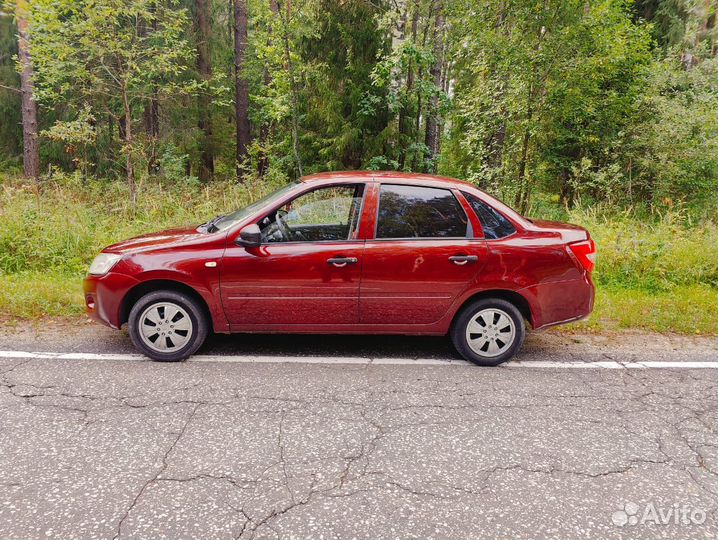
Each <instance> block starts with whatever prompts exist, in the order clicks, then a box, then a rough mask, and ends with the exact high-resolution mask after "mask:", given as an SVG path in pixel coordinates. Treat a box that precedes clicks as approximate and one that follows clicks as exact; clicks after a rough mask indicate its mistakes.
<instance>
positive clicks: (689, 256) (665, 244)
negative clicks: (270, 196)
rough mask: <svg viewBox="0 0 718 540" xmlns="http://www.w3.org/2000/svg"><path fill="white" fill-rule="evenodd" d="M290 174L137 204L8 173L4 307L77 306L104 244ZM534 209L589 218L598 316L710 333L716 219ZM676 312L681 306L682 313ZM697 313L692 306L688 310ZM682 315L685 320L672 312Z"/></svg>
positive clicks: (161, 190)
mask: <svg viewBox="0 0 718 540" xmlns="http://www.w3.org/2000/svg"><path fill="white" fill-rule="evenodd" d="M281 183H282V179H276V180H274V181H273V182H268V183H263V184H261V185H260V184H253V183H249V184H246V185H243V184H238V183H234V182H214V183H210V184H207V185H201V184H198V183H196V182H179V183H178V182H173V183H170V182H165V181H162V180H155V181H152V182H149V181H146V182H145V183H144V184H143V185H142V186H141V188H140V189H141V191H140V197H139V201H138V203H137V205H136V206H132V205H131V204H130V203H129V194H128V193H127V190H126V188H125V186H124V184H122V183H119V182H109V181H100V180H87V181H83V180H81V179H80V178H79V177H76V176H60V177H57V178H56V179H54V180H45V181H43V183H41V184H40V186H35V185H34V184H27V183H23V182H21V181H19V180H16V179H11V178H8V177H5V178H3V177H2V176H0V289H2V291H1V292H0V315H3V314H4V315H6V316H7V315H11V316H22V317H28V316H38V315H49V314H53V315H62V314H72V313H78V312H80V311H81V309H82V308H81V301H82V298H81V294H80V293H79V283H80V279H81V277H82V275H83V274H84V272H85V271H86V269H87V267H88V265H89V264H90V261H91V260H92V258H93V257H94V256H95V255H96V254H97V253H98V252H99V251H100V250H101V249H102V248H103V247H105V246H107V245H109V244H111V243H114V242H117V241H120V240H123V239H126V238H129V237H132V236H135V235H138V234H142V233H146V232H151V231H156V230H160V229H163V228H169V227H176V226H183V225H197V224H199V223H201V222H203V221H206V220H208V219H209V218H211V217H213V216H215V215H217V214H222V213H226V212H229V211H231V210H234V209H236V208H239V207H241V206H243V205H245V204H247V203H249V202H252V201H253V200H256V199H257V198H258V197H260V196H262V195H264V194H265V193H266V192H267V191H270V190H273V189H275V188H277V187H278V186H279V185H280V184H281ZM531 215H532V217H539V218H549V219H561V220H565V221H570V222H572V223H576V224H579V225H582V226H584V227H586V228H587V229H588V230H589V231H590V232H591V235H592V237H593V238H594V239H595V240H596V243H597V244H598V263H597V267H596V271H595V274H594V278H595V281H596V283H597V285H598V287H599V295H598V300H597V309H596V313H597V316H596V317H594V319H593V322H592V323H590V324H591V325H593V326H595V325H596V324H597V323H596V321H597V317H598V318H600V319H601V320H604V319H609V318H612V319H614V320H615V321H616V322H617V324H618V325H619V326H640V327H644V328H651V329H657V330H675V331H681V332H690V333H692V332H693V331H694V330H692V329H691V328H693V327H691V325H690V323H689V322H686V321H687V320H688V321H690V320H691V319H692V320H700V322H699V323H697V326H695V325H694V326H695V328H697V329H698V330H699V331H700V332H701V333H714V332H715V325H714V324H713V322H712V321H715V319H716V318H717V315H718V314H717V313H716V311H718V307H716V306H717V304H718V301H717V299H718V293H717V291H718V227H717V226H716V223H715V222H714V221H713V220H711V219H707V218H703V219H701V220H699V221H694V220H692V219H691V218H690V216H688V215H687V214H686V213H685V212H682V211H679V210H670V211H666V212H664V213H655V214H648V213H645V212H644V213H639V212H635V211H623V212H616V211H609V210H601V209H599V208H596V207H593V208H583V207H578V208H575V209H573V210H570V211H566V210H564V209H562V208H560V207H558V206H557V205H556V204H553V205H552V206H550V205H543V206H541V207H539V208H535V209H533V211H532V212H531ZM672 309H675V310H676V313H675V317H674V315H673V314H672V311H671V310H672ZM691 310H692V311H691ZM679 312H680V313H681V314H682V316H681V318H682V322H680V323H679V322H678V321H677V319H676V321H675V323H672V322H671V320H672V318H677V317H678V314H679Z"/></svg>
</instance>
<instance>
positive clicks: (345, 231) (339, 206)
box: [259, 184, 364, 244]
mask: <svg viewBox="0 0 718 540" xmlns="http://www.w3.org/2000/svg"><path fill="white" fill-rule="evenodd" d="M363 188H364V185H363V184H361V185H351V186H329V187H324V188H320V189H315V190H313V191H310V192H308V193H304V194H302V195H300V196H299V197H297V198H296V199H293V200H292V201H290V202H288V203H286V204H284V205H283V206H282V207H281V208H278V209H277V210H275V211H273V212H272V213H271V214H269V215H268V216H266V217H265V218H264V219H262V220H260V221H259V228H260V229H261V231H262V243H268V244H271V243H277V242H319V241H339V240H352V239H354V238H356V232H357V227H358V224H359V212H360V210H361V201H362V194H363V190H364V189H363Z"/></svg>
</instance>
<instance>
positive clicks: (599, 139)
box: [0, 0, 718, 333]
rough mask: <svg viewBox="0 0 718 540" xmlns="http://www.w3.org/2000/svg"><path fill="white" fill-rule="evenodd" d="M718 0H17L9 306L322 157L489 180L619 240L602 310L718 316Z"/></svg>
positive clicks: (11, 61)
mask: <svg viewBox="0 0 718 540" xmlns="http://www.w3.org/2000/svg"><path fill="white" fill-rule="evenodd" d="M717 36H718V31H717V29H716V5H715V3H714V2H711V1H710V0H635V1H631V0H581V1H579V0H482V1H479V0H12V1H8V0H5V2H4V4H2V8H1V11H0V317H10V318H15V317H21V318H22V317H38V316H46V315H51V316H53V315H61V316H68V315H72V314H76V313H79V312H80V311H81V309H82V305H81V297H80V295H79V293H78V291H79V288H78V287H79V280H80V278H81V276H82V273H83V272H84V271H85V270H86V265H87V263H88V262H89V260H91V259H92V257H93V256H94V255H95V254H96V252H97V251H99V250H100V249H101V248H102V247H103V246H104V245H107V244H109V243H111V242H114V241H117V240H120V239H122V238H125V237H127V236H129V235H131V234H136V233H141V232H147V231H152V230H157V229H158V228H160V227H163V226H170V225H178V224H182V223H199V222H201V221H205V220H206V219H208V218H210V217H212V216H213V215H215V214H217V213H222V212H226V211H229V210H232V209H234V208H237V207H238V206H241V205H242V204H245V203H247V202H250V201H252V200H254V199H256V198H257V197H259V196H261V195H263V194H264V193H266V192H267V191H269V190H272V189H275V188H276V187H278V186H280V185H282V184H285V183H286V182H288V181H291V180H294V179H296V178H298V177H300V176H302V175H306V174H310V173H313V172H319V171H329V170H345V169H370V170H402V171H415V172H424V173H437V174H442V175H446V176H451V177H456V178H460V179H463V180H467V181H470V182H472V183H474V184H476V185H477V186H479V187H480V188H482V189H484V190H485V191H487V192H489V193H491V194H493V195H495V196H497V197H499V198H501V199H503V200H504V201H505V202H507V203H508V204H510V205H512V206H514V207H515V208H516V209H517V210H519V211H520V212H522V213H524V214H525V215H528V216H535V217H542V218H549V219H561V220H567V221H573V222H576V223H579V224H581V225H584V226H586V227H588V228H589V230H591V232H592V234H593V236H594V237H595V238H596V240H597V242H598V245H599V263H598V267H597V272H596V279H597V283H598V284H599V299H598V304H597V309H596V315H595V316H594V318H593V319H591V320H590V321H589V322H588V323H583V324H584V327H586V328H589V329H591V328H597V329H605V328H614V327H636V326H638V327H644V328H649V329H652V330H659V331H666V330H667V331H676V332H686V333H694V332H695V333H715V331H716V314H717V313H718V298H717V297H718V293H717V292H716V288H717V287H718V268H717V267H716V260H717V259H718V228H717V226H716V204H715V203H716V178H717V176H718V123H717V122H716V120H717V118H716V115H717V114H718V65H717V64H716V52H717V50H718V41H717V39H716V38H717Z"/></svg>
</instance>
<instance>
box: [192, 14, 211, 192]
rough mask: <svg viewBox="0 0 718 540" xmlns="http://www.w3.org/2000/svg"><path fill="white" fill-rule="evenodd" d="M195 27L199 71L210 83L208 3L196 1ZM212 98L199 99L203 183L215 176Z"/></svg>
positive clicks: (208, 95) (198, 121)
mask: <svg viewBox="0 0 718 540" xmlns="http://www.w3.org/2000/svg"><path fill="white" fill-rule="evenodd" d="M194 15H195V18H194V22H195V27H196V29H197V71H199V76H200V77H201V78H202V81H203V82H205V83H208V82H209V81H210V80H211V78H212V60H211V57H210V55H209V38H210V27H209V22H208V20H207V2H206V1H205V0H195V13H194ZM211 107H212V97H211V95H210V93H209V92H202V93H201V94H200V95H199V96H198V98H197V108H198V109H199V118H198V120H197V127H199V129H200V131H201V132H202V135H203V141H202V152H201V157H200V165H199V179H200V180H201V181H203V182H206V181H207V180H210V179H211V178H212V176H214V147H213V144H212V113H211V111H212V109H211Z"/></svg>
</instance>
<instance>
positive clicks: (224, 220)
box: [211, 182, 297, 232]
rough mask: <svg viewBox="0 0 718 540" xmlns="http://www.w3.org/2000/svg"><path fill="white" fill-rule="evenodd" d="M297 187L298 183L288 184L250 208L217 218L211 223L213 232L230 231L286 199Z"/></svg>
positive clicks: (254, 203)
mask: <svg viewBox="0 0 718 540" xmlns="http://www.w3.org/2000/svg"><path fill="white" fill-rule="evenodd" d="M296 185H297V183H296V182H292V183H291V184H288V185H286V186H284V187H283V188H280V189H278V190H277V191H274V192H272V193H270V194H269V195H265V196H264V197H262V198H261V199H258V200H256V201H254V202H253V203H252V204H250V205H249V206H245V207H244V208H240V209H239V210H237V211H235V212H232V213H231V214H227V215H226V216H222V217H221V218H215V219H216V221H214V220H213V221H212V222H211V223H212V224H213V225H214V227H213V230H214V231H215V232H216V231H223V230H225V229H228V228H229V227H231V226H232V225H234V224H235V223H237V222H239V221H241V220H243V219H244V218H246V217H248V216H249V215H251V214H252V213H253V212H255V211H257V210H259V209H260V208H262V207H263V206H266V205H269V204H271V203H272V202H274V201H277V200H279V199H281V198H282V197H284V195H285V194H287V193H288V192H290V191H291V190H292V189H294V188H295V187H296Z"/></svg>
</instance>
